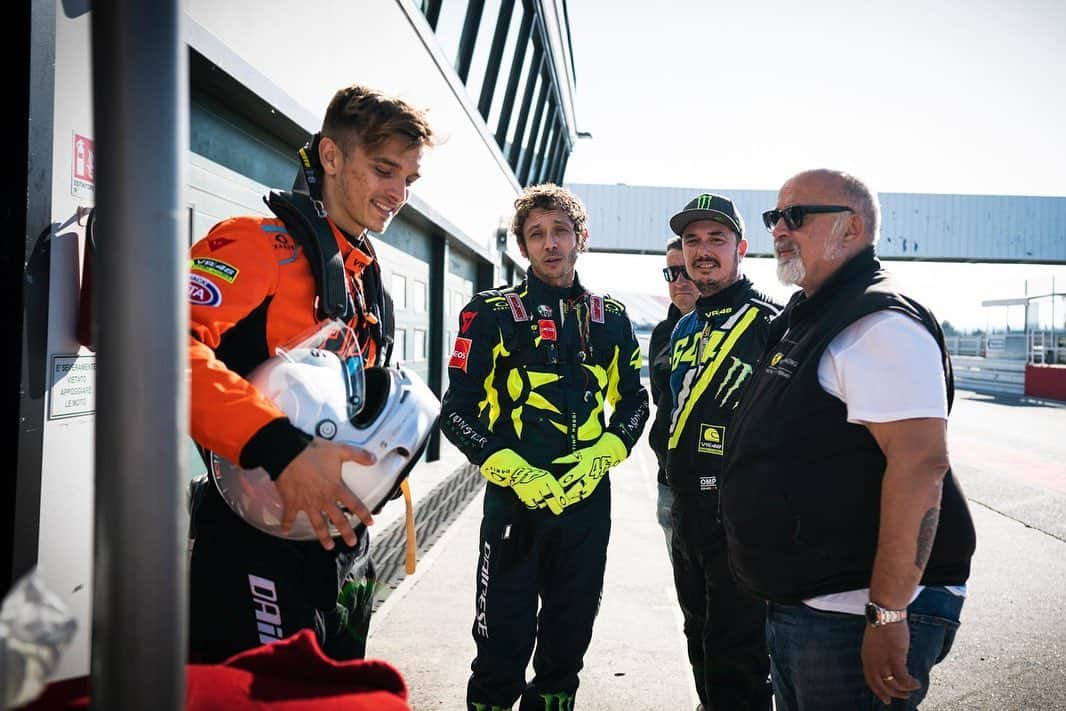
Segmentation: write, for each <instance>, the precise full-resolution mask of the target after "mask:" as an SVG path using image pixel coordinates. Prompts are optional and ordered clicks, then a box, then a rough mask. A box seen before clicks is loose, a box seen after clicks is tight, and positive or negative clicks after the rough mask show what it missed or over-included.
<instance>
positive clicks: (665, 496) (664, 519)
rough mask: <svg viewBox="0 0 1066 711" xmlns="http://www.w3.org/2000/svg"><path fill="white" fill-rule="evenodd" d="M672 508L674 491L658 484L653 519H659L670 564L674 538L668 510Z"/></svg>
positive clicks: (672, 522) (672, 555)
mask: <svg viewBox="0 0 1066 711" xmlns="http://www.w3.org/2000/svg"><path fill="white" fill-rule="evenodd" d="M673 506H674V490H673V489H671V488H670V487H669V486H668V485H666V484H663V483H662V482H660V483H659V501H658V503H657V504H656V506H655V517H656V518H657V519H659V525H660V526H662V529H663V535H664V536H666V554H667V555H668V556H670V560H671V562H672V561H673V559H674V552H673V543H672V539H673V537H674V521H673V517H672V516H671V515H670V509H672V508H673Z"/></svg>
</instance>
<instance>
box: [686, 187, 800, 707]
mask: <svg viewBox="0 0 1066 711" xmlns="http://www.w3.org/2000/svg"><path fill="white" fill-rule="evenodd" d="M670 227H671V229H673V231H674V232H675V233H676V234H677V235H678V236H679V237H680V238H681V251H682V254H683V256H684V261H685V270H686V271H687V272H688V275H689V277H690V278H691V279H692V283H693V284H695V285H696V288H697V289H699V292H700V298H699V300H698V301H697V302H696V307H695V309H693V310H692V311H690V312H689V313H688V314H686V315H685V316H683V317H682V318H681V319H680V320H679V321H678V322H677V325H676V326H675V327H674V331H673V334H672V335H671V336H670V352H671V360H670V367H671V370H670V391H671V394H672V398H673V403H672V409H671V419H670V429H669V438H668V440H667V451H666V474H667V477H668V478H669V480H670V488H671V489H672V490H673V494H674V502H673V509H672V514H673V526H674V535H673V539H672V541H671V543H672V555H671V561H672V562H673V567H674V585H675V587H676V588H677V599H678V603H679V604H680V605H681V612H682V615H683V617H684V630H685V637H686V639H687V642H688V657H689V663H690V664H691V665H692V674H693V680H694V681H695V684H696V691H697V693H698V695H699V698H700V706H701V707H702V709H703V711H769V709H770V695H771V694H770V685H769V683H768V673H769V667H770V660H769V656H768V655H767V651H766V639H765V636H764V631H763V627H764V624H765V621H766V613H765V605H764V604H763V602H762V601H761V600H758V599H756V598H754V597H752V596H751V595H748V594H747V593H745V592H744V591H742V590H740V589H739V588H738V587H737V585H736V582H735V581H734V580H733V576H732V573H731V572H730V570H729V560H728V556H727V554H726V540H725V531H724V529H723V527H722V522H721V519H720V516H719V510H718V495H719V481H718V477H719V473H720V471H721V468H722V457H723V455H724V453H725V452H726V451H727V449H728V447H729V443H730V439H729V438H730V434H731V422H732V418H733V410H734V409H735V408H736V406H737V403H738V402H739V400H740V398H741V397H742V395H743V393H744V388H745V386H746V385H747V381H748V379H749V378H750V377H751V373H752V369H753V368H754V366H755V364H756V363H757V362H758V360H759V358H760V357H761V356H762V352H763V349H764V348H765V346H766V341H767V337H768V334H769V329H770V321H771V319H772V318H773V317H774V316H776V315H777V314H778V312H779V311H780V310H781V307H780V306H778V305H777V304H775V303H773V302H772V301H770V300H769V299H768V298H767V297H766V296H764V295H763V294H761V293H759V292H758V291H756V290H755V288H754V287H753V286H752V283H751V281H749V280H748V279H747V277H745V276H744V275H743V274H742V273H741V269H740V264H741V261H742V260H743V258H744V253H745V252H747V249H748V242H747V240H745V239H744V222H743V220H742V219H741V217H740V215H739V213H738V212H737V210H736V207H735V206H734V205H733V201H732V200H730V199H728V198H725V197H722V196H719V195H711V194H707V193H705V194H703V195H699V196H697V197H696V198H694V199H693V200H691V201H690V202H689V203H688V204H687V205H686V206H685V207H684V209H683V210H682V211H681V212H679V213H678V214H676V215H674V216H673V217H672V218H671V219H670Z"/></svg>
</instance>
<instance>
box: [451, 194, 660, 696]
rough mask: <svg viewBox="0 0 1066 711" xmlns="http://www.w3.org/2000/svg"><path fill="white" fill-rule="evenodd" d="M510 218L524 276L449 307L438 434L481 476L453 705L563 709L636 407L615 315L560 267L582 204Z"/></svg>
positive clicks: (520, 203)
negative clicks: (464, 678) (453, 324)
mask: <svg viewBox="0 0 1066 711" xmlns="http://www.w3.org/2000/svg"><path fill="white" fill-rule="evenodd" d="M515 208H516V214H515V216H514V220H513V222H512V231H513V232H514V234H515V236H516V237H517V239H518V247H519V250H520V251H521V252H522V255H523V256H524V257H526V258H527V259H529V262H530V268H529V274H528V275H527V278H526V280H525V281H524V282H522V283H521V284H520V285H518V286H516V287H511V288H500V289H497V290H492V291H486V292H482V293H480V294H478V295H477V296H475V297H474V299H473V300H472V301H471V302H470V303H469V304H468V305H467V306H466V307H465V308H464V309H463V311H462V313H461V315H460V321H459V331H460V333H459V335H458V337H457V339H456V342H455V349H454V351H453V353H452V357H451V360H450V362H449V363H448V373H449V375H450V379H451V380H450V385H449V387H448V391H447V393H445V395H444V402H443V406H442V411H441V423H442V424H441V427H442V429H443V431H444V434H445V435H446V436H447V437H448V439H450V440H451V441H452V442H453V443H455V445H456V446H458V447H459V449H461V450H462V452H463V453H464V454H465V455H466V456H467V458H468V459H469V460H470V461H471V462H472V463H474V464H476V465H478V466H479V467H480V469H481V473H482V474H483V475H484V476H485V477H486V478H487V479H488V481H489V483H488V486H487V487H486V491H485V504H484V517H483V519H482V522H481V542H480V548H479V550H480V558H479V560H478V568H477V574H476V580H477V582H476V590H477V596H476V606H477V615H476V619H475V621H474V624H473V630H472V631H473V635H474V641H475V642H476V644H477V657H476V658H475V659H474V662H473V664H472V665H471V669H472V671H473V674H472V675H471V677H470V681H469V684H468V686H467V706H468V708H470V709H477V710H479V711H488V710H489V709H510V708H511V705H512V704H513V703H514V702H515V700H516V699H518V698H519V697H521V699H522V702H521V705H520V708H521V709H536V710H537V711H545V710H548V711H555V710H556V709H558V710H559V711H562V710H563V709H572V708H573V703H574V695H575V693H576V692H577V687H578V672H579V671H580V669H581V667H582V659H583V657H584V654H585V650H586V649H587V648H588V645H589V642H590V640H591V638H592V623H593V619H594V618H595V616H596V611H597V609H598V607H599V600H600V592H601V590H602V587H603V573H604V567H605V565H606V561H607V539H608V536H609V534H610V528H611V509H610V506H611V498H610V484H609V480H608V477H607V470H608V469H610V468H612V467H614V466H615V465H617V464H619V463H620V462H621V461H622V460H624V459H625V458H626V457H627V456H628V455H629V452H630V449H631V448H632V447H633V445H634V444H635V443H636V442H637V440H638V439H639V438H640V435H641V432H642V431H643V429H644V423H645V421H646V420H647V418H648V396H647V393H646V392H645V390H644V388H643V387H642V386H641V384H640V364H641V354H640V347H639V346H638V344H637V340H636V337H635V336H634V334H633V327H632V324H631V323H630V321H629V318H628V317H627V316H626V312H625V307H624V306H622V304H620V303H618V302H617V301H614V300H613V299H610V298H607V297H603V296H597V295H593V294H590V293H589V292H587V291H586V290H585V289H584V287H582V285H581V282H580V281H579V280H578V278H577V274H576V273H575V271H574V265H575V263H576V261H577V257H578V254H579V253H580V252H582V251H583V250H584V249H585V245H586V244H587V241H588V231H587V229H586V227H585V225H586V216H585V209H584V206H582V204H581V203H580V202H579V201H578V200H577V198H575V197H574V196H573V195H572V194H570V193H569V192H568V191H566V190H565V189H563V188H560V187H557V186H555V185H551V184H547V185H539V186H534V187H531V188H528V189H527V190H526V191H525V192H524V193H523V194H522V195H521V196H520V197H519V198H518V200H517V201H516V202H515ZM608 403H609V405H610V407H611V408H612V410H613V412H612V414H611V417H610V423H609V424H608V425H607V426H606V427H605V426H604V420H605V417H604V405H605V404H608ZM538 596H539V598H540V610H539V615H538V609H537V608H538V604H537V598H538ZM534 644H535V645H536V654H535V655H534V656H533V669H534V673H535V676H534V678H533V680H532V681H531V682H530V683H529V684H528V685H527V683H526V680H525V672H526V666H527V664H528V663H529V658H530V655H531V654H532V653H533V650H534Z"/></svg>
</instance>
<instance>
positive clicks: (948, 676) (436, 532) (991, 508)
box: [368, 392, 1066, 711]
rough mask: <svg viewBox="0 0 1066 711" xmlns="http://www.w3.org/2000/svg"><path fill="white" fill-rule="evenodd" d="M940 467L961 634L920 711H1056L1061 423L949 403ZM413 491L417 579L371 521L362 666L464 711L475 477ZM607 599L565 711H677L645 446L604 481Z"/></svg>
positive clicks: (1036, 408) (1045, 412)
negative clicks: (944, 464)
mask: <svg viewBox="0 0 1066 711" xmlns="http://www.w3.org/2000/svg"><path fill="white" fill-rule="evenodd" d="M949 441H950V447H951V458H952V463H953V467H954V469H955V472H956V475H957V476H958V477H959V479H960V481H961V483H962V486H963V489H964V491H965V493H966V495H967V497H968V498H969V499H970V505H971V510H972V512H973V516H974V520H975V523H976V526H977V532H978V550H977V554H976V556H975V559H974V562H973V573H972V576H971V578H970V581H969V586H968V587H969V595H968V598H967V602H966V605H965V607H964V609H963V613H962V626H961V628H960V630H959V634H958V637H957V638H956V642H955V646H954V649H953V650H952V653H951V655H950V656H949V657H948V658H947V659H946V660H945V661H944V662H943V663H941V664H940V665H939V666H937V667H936V668H935V669H934V671H933V677H932V682H931V690H930V692H929V695H928V696H927V698H926V701H925V703H923V704H922V708H923V709H979V710H980V709H989V710H992V709H995V710H996V711H1001V710H1003V709H1010V710H1014V709H1066V630H1064V625H1066V622H1064V617H1066V615H1064V611H1066V589H1064V584H1066V407H1062V406H1061V405H1056V404H1054V403H1039V402H1033V401H1026V400H1024V399H1021V398H1014V397H990V396H985V395H978V394H975V393H970V392H960V393H959V394H958V397H957V398H956V404H955V409H954V411H953V413H952V417H951V420H950V426H949ZM444 454H445V456H444V458H443V459H442V461H441V462H438V463H434V464H432V465H428V466H426V467H420V468H419V469H418V470H416V471H415V473H414V474H413V475H412V484H413V485H414V489H415V492H416V512H417V513H416V521H417V522H418V525H419V530H420V533H421V534H423V535H421V538H420V543H419V558H420V560H419V565H418V570H417V571H416V572H415V573H414V574H413V575H410V576H407V575H405V574H404V573H403V571H402V567H400V565H399V561H400V560H402V557H401V556H399V555H398V554H397V552H396V551H397V550H399V549H398V546H399V545H400V544H401V543H402V536H400V535H399V534H398V531H399V528H400V525H401V524H402V521H399V520H398V516H401V515H402V508H403V507H402V506H401V505H399V502H395V503H393V504H390V506H389V508H387V509H386V510H385V512H383V514H382V515H379V516H378V522H377V524H376V525H375V527H374V528H375V529H376V530H377V532H378V534H379V536H380V537H379V538H378V544H376V545H377V550H378V551H379V554H378V555H379V556H381V562H382V566H381V567H382V569H383V572H384V574H385V578H386V584H385V585H383V586H382V588H381V594H380V595H379V607H378V610H377V612H376V614H375V617H374V621H373V624H372V628H371V637H370V641H369V647H368V654H369V656H371V657H376V658H380V659H385V660H387V661H389V662H391V663H392V664H394V665H396V666H397V668H399V669H400V671H401V672H402V673H403V675H404V677H405V679H406V680H407V683H408V686H409V688H410V703H411V706H412V708H414V709H416V710H417V711H423V710H425V709H456V708H462V707H463V699H464V694H465V688H466V679H467V676H468V674H469V663H470V660H471V659H472V658H473V654H474V645H473V641H472V640H471V637H470V626H471V622H472V619H473V612H474V579H475V577H474V576H475V568H476V551H477V540H478V524H479V521H480V498H481V497H480V491H481V486H482V484H481V482H480V481H479V479H480V477H479V476H478V475H477V474H476V472H474V471H473V470H472V469H471V468H469V467H463V466H462V460H461V458H460V457H459V456H458V454H457V453H456V452H455V450H452V449H449V448H447V447H446V448H445V453H444ZM611 481H612V494H613V516H612V518H613V524H612V534H611V543H610V548H609V550H608V562H607V574H606V583H605V588H604V593H603V600H602V604H601V609H600V614H599V617H598V618H597V621H596V628H595V633H594V636H593V641H592V645H591V648H590V649H589V652H588V654H587V655H586V658H585V670H584V671H583V672H582V675H581V689H580V690H579V692H578V696H577V703H576V706H577V707H578V708H581V709H590V710H604V711H607V710H609V711H615V710H619V711H620V710H623V709H625V710H628V709H634V710H636V709H647V710H648V711H662V710H670V709H682V710H684V709H692V708H695V706H696V699H695V692H694V690H693V688H692V685H691V682H690V680H689V677H690V675H689V671H688V663H687V661H686V659H685V653H684V642H683V635H682V634H681V619H680V612H679V611H678V609H677V602H676V598H675V597H674V591H673V584H672V580H671V575H670V570H669V565H668V562H667V558H666V551H665V546H664V543H663V538H662V532H661V530H660V529H659V527H658V524H657V523H656V521H655V513H654V512H655V469H654V458H653V456H652V454H651V452H650V450H648V449H647V447H646V446H645V445H642V446H640V447H638V448H637V449H636V450H635V454H634V456H632V457H630V459H629V460H627V462H625V463H624V464H623V465H622V466H621V467H619V468H618V469H617V470H616V471H614V472H612V474H611Z"/></svg>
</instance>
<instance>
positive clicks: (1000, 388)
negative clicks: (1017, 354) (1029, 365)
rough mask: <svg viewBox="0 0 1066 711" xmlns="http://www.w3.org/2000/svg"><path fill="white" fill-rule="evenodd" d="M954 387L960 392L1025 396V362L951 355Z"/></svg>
mask: <svg viewBox="0 0 1066 711" xmlns="http://www.w3.org/2000/svg"><path fill="white" fill-rule="evenodd" d="M951 367H952V368H953V369H954V370H955V387H956V388H960V389H962V390H976V391H978V392H987V393H999V394H1009V395H1024V394H1025V361H1022V360H1007V359H1005V358H979V357H975V356H964V355H952V356H951Z"/></svg>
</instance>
